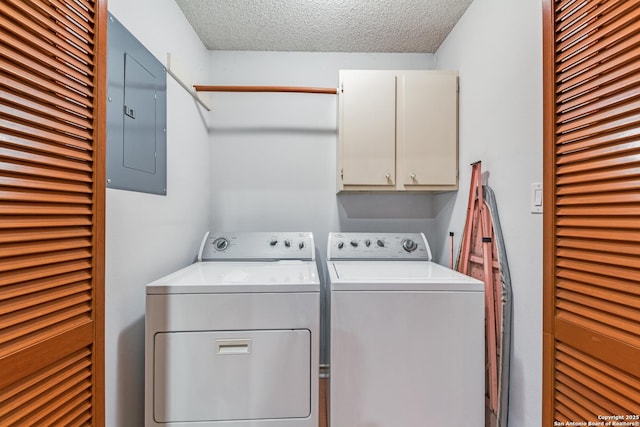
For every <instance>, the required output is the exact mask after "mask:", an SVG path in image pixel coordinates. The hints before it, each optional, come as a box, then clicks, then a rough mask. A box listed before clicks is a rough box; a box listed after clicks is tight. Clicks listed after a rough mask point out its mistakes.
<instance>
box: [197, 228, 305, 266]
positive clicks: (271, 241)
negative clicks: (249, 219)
mask: <svg viewBox="0 0 640 427" xmlns="http://www.w3.org/2000/svg"><path fill="white" fill-rule="evenodd" d="M314 259H315V246H314V242H313V234H312V233H309V232H258V231H256V232H210V233H207V234H206V235H205V237H204V239H203V241H202V245H201V248H200V253H199V254H198V261H230V260H235V261H242V260H272V261H278V260H302V261H312V260H314Z"/></svg>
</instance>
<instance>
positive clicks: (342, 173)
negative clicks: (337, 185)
mask: <svg viewBox="0 0 640 427" xmlns="http://www.w3.org/2000/svg"><path fill="white" fill-rule="evenodd" d="M340 179H341V180H342V181H344V169H342V168H341V169H340Z"/></svg>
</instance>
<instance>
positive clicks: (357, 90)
mask: <svg viewBox="0 0 640 427" xmlns="http://www.w3.org/2000/svg"><path fill="white" fill-rule="evenodd" d="M340 83H341V85H340V86H341V92H340V124H339V125H340V128H339V129H340V130H339V153H338V156H339V157H340V161H341V162H340V163H341V166H340V167H341V169H342V170H341V174H342V183H343V185H381V186H393V185H394V183H395V175H396V172H395V162H396V160H395V155H396V124H395V119H396V77H395V74H394V73H393V72H388V71H372V70H364V71H362V70H343V71H341V72H340Z"/></svg>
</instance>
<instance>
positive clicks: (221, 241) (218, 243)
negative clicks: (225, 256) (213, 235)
mask: <svg viewBox="0 0 640 427" xmlns="http://www.w3.org/2000/svg"><path fill="white" fill-rule="evenodd" d="M213 247H215V248H216V250H217V251H224V250H226V249H227V248H228V247H229V241H228V240H227V239H226V238H224V237H218V238H217V239H215V240H214V241H213Z"/></svg>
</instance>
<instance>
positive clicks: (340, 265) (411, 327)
mask: <svg viewBox="0 0 640 427" xmlns="http://www.w3.org/2000/svg"><path fill="white" fill-rule="evenodd" d="M327 260H328V261H327V268H328V273H329V280H330V287H331V360H330V362H331V374H330V405H329V408H330V418H329V419H330V424H331V426H332V427H372V426H375V427H416V426H463V425H464V426H468V427H482V426H484V407H485V386H484V384H485V367H484V359H485V353H484V285H483V283H482V282H480V281H478V280H475V279H473V278H470V277H467V276H465V275H462V274H460V273H458V272H456V271H453V270H450V269H448V268H445V267H443V266H441V265H438V264H436V263H434V262H431V251H430V249H429V245H428V243H427V240H426V238H425V237H424V235H423V234H422V233H331V234H330V235H329V241H328V248H327Z"/></svg>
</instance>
